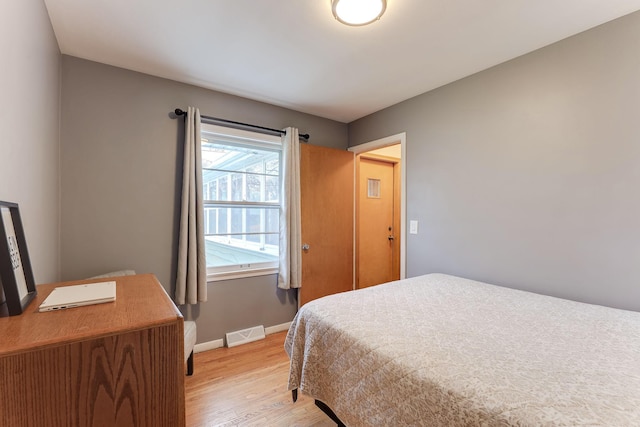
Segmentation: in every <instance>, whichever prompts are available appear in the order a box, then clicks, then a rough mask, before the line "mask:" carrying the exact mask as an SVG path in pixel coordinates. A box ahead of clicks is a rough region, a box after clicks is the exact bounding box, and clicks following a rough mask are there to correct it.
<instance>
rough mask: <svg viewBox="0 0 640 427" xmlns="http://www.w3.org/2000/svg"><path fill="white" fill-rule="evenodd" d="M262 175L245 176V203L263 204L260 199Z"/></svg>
mask: <svg viewBox="0 0 640 427" xmlns="http://www.w3.org/2000/svg"><path fill="white" fill-rule="evenodd" d="M263 180H264V176H263V175H247V201H249V202H265V201H266V200H264V198H263V197H262V187H263V185H262V181H263Z"/></svg>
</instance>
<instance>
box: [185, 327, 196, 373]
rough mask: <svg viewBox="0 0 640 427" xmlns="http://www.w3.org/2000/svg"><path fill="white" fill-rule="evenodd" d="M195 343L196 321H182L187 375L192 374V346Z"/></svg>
mask: <svg viewBox="0 0 640 427" xmlns="http://www.w3.org/2000/svg"><path fill="white" fill-rule="evenodd" d="M195 345H196V322H194V321H192V320H185V321H184V361H185V362H186V363H187V375H193V347H194V346H195Z"/></svg>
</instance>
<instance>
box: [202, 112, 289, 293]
mask: <svg viewBox="0 0 640 427" xmlns="http://www.w3.org/2000/svg"><path fill="white" fill-rule="evenodd" d="M200 133H201V138H202V143H203V144H204V143H208V140H207V141H205V134H210V135H213V136H215V137H219V138H221V139H222V140H223V141H224V140H225V139H229V140H230V141H228V142H230V143H232V144H233V143H236V144H238V143H239V144H243V145H244V144H246V145H249V146H254V147H256V148H264V149H268V150H276V151H279V152H280V180H282V138H281V137H280V136H276V135H270V134H263V133H259V132H253V131H247V130H242V129H236V128H231V127H225V126H219V125H214V124H209V123H201V129H200ZM238 140H240V141H238ZM280 188H282V186H281V187H280ZM279 198H280V202H282V194H280V197H279ZM207 202H210V200H204V204H205V208H206V207H207ZM220 204H221V205H228V206H233V207H238V208H239V207H252V206H253V207H264V206H265V205H268V204H269V202H265V203H255V202H245V201H236V202H233V201H230V202H225V203H220ZM271 205H272V207H275V206H273V203H271ZM279 206H280V207H281V205H279ZM253 265H254V267H242V265H241V264H240V265H229V266H224V267H207V282H218V281H225V280H231V279H240V278H247V277H257V276H266V275H271V274H278V273H279V260H275V261H272V262H259V263H254V264H253Z"/></svg>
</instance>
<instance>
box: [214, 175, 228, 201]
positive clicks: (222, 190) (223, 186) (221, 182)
mask: <svg viewBox="0 0 640 427" xmlns="http://www.w3.org/2000/svg"><path fill="white" fill-rule="evenodd" d="M227 194H228V187H227V176H226V175H225V176H223V177H220V178H219V179H218V197H216V198H213V199H212V200H229V199H228V197H227Z"/></svg>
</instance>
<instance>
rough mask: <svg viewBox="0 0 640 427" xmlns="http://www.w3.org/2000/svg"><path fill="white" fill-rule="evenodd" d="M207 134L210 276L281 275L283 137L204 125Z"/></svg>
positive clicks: (204, 143) (205, 162)
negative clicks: (279, 273) (279, 270)
mask: <svg viewBox="0 0 640 427" xmlns="http://www.w3.org/2000/svg"><path fill="white" fill-rule="evenodd" d="M201 135H202V187H203V188H202V189H203V193H204V228H205V250H206V256H207V273H208V278H209V280H216V279H218V280H221V279H228V278H234V277H247V276H254V275H260V274H271V273H276V272H277V271H278V258H279V253H278V250H279V248H278V244H279V241H280V236H279V232H280V188H281V185H280V183H281V177H280V171H281V168H280V164H281V161H282V148H281V140H280V137H279V136H271V135H264V134H261V133H256V132H249V131H242V130H237V129H231V128H225V127H221V126H215V125H210V124H204V123H203V124H202V128H201Z"/></svg>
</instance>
